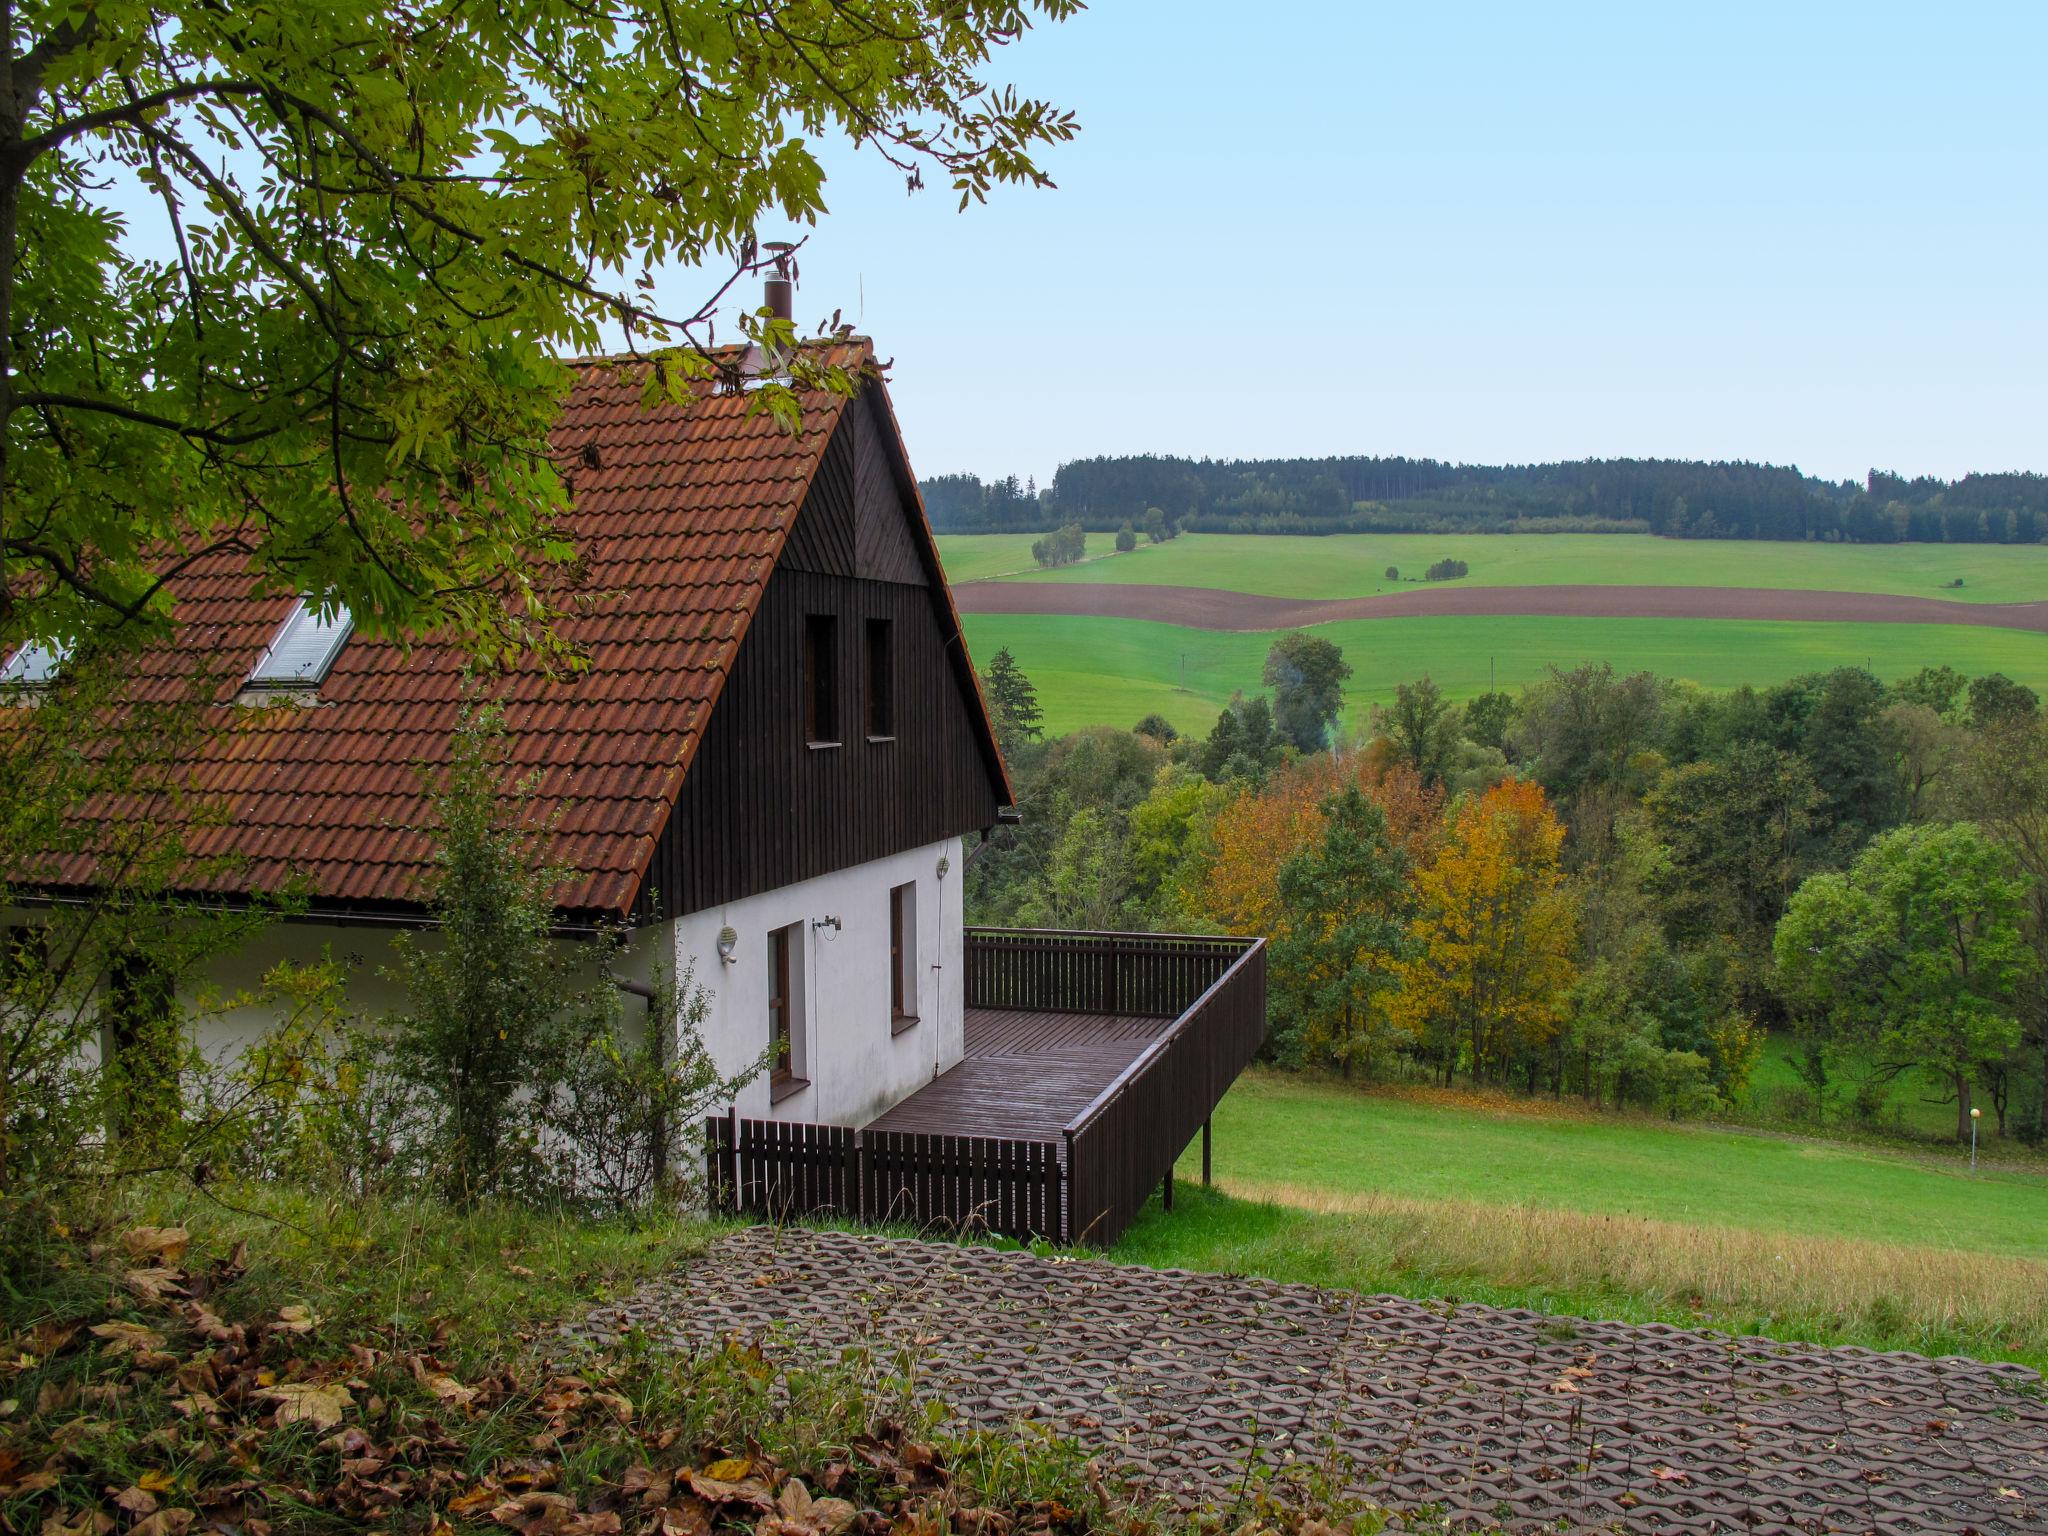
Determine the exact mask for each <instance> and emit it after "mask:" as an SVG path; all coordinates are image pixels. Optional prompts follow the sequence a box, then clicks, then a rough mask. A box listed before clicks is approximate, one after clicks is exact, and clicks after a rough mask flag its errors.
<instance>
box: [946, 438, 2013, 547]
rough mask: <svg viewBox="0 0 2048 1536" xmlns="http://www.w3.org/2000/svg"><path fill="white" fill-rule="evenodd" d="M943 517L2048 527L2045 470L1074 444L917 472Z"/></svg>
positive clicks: (1909, 530)
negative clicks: (1014, 468)
mask: <svg viewBox="0 0 2048 1536" xmlns="http://www.w3.org/2000/svg"><path fill="white" fill-rule="evenodd" d="M920 484H921V489H922V490H923V492H924V501H925V509H926V511H927V512H928V513H929V514H930V517H931V521H932V526H933V527H934V528H935V529H936V530H938V531H939V532H941V533H1026V532H1043V531H1047V530H1050V529H1054V528H1058V527H1060V526H1062V525H1064V524H1075V523H1078V524H1079V525H1080V526H1081V527H1083V528H1087V529H1091V530H1095V531H1100V532H1110V531H1114V530H1116V529H1118V528H1120V527H1122V526H1123V525H1124V524H1126V523H1129V524H1133V525H1137V524H1139V523H1141V522H1142V521H1143V519H1144V517H1145V514H1146V512H1147V511H1148V510H1150V509H1152V508H1155V507H1156V508H1158V509H1160V510H1161V511H1162V512H1163V513H1164V514H1165V516H1166V518H1167V519H1168V520H1169V521H1170V522H1171V523H1172V524H1173V525H1174V526H1175V527H1176V528H1182V529H1192V530H1195V531H1197V532H1205V533H1296V534H1301V533H1309V534H1316V533H1655V534H1663V535H1665V536H1667V537H1672V538H1696V539H1709V538H1724V539H1797V540H1809V539H1819V540H1842V541H1847V542H1851V543H1859V544H1891V543H1903V542H1920V543H1948V544H2032V543H2037V542H2039V541H2040V540H2041V539H2042V538H2043V536H2044V535H2048V476H2044V475H2039V474H2031V473H2027V474H1970V475H1965V476H1963V477H1962V478H1961V479H1959V480H1953V481H1949V480H1941V479H1937V478H1934V477H1932V476H1920V477H1918V478H1916V479H1912V480H1908V479H1906V478H1904V477H1903V476H1900V475H1896V474H1891V473H1888V472H1886V471H1883V470H1872V471H1871V472H1870V474H1869V476H1868V477H1867V478H1866V479H1865V481H1864V482H1863V483H1862V484H1861V485H1858V484H1857V483H1856V482H1854V481H1847V480H1844V481H1830V480H1821V479H1817V478H1815V477H1813V476H1811V475H1805V474H1802V473H1801V472H1800V471H1799V470H1797V469H1795V468H1790V467H1784V466H1779V465H1773V464H1749V463H1729V462H1716V463H1706V462H1699V461H1693V460H1683V459H1582V460H1574V461H1571V462H1568V463H1556V464H1509V465H1487V464H1446V463H1442V462H1439V461H1438V460H1435V459H1407V458H1367V457H1359V456H1352V457H1342V458H1322V459H1233V460H1223V459H1184V458H1174V457H1170V456H1163V455H1156V454H1136V455H1126V456H1120V457H1113V458H1093V459H1076V460H1074V461H1072V462H1070V463H1067V464H1062V465H1061V466H1060V467H1059V470H1058V472H1057V473H1056V474H1055V475H1054V477H1053V483H1052V484H1051V485H1050V486H1047V487H1045V488H1043V489H1041V488H1039V487H1038V486H1037V484H1036V483H1035V482H1032V481H1024V482H1019V480H1018V479H1017V477H1016V476H1014V475H1011V476H1007V477H1005V478H1003V479H1000V480H992V481H983V480H982V479H981V478H980V477H979V476H976V475H964V474H963V475H940V476H937V477H935V478H932V479H929V480H925V481H922V482H921V483H920Z"/></svg>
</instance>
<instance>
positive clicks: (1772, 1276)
mask: <svg viewBox="0 0 2048 1536" xmlns="http://www.w3.org/2000/svg"><path fill="white" fill-rule="evenodd" d="M1215 1138H1216V1139H1215V1149H1216V1150H1215V1167H1216V1173H1217V1179H1218V1184H1219V1187H1220V1192H1217V1193H1209V1194H1205V1193H1204V1192H1202V1191H1200V1190H1199V1189H1196V1188H1191V1187H1190V1186H1193V1185H1194V1184H1195V1183H1196V1181H1197V1180H1198V1179H1199V1174H1200V1163H1199V1156H1198V1153H1197V1151H1196V1150H1195V1149H1190V1152H1189V1154H1188V1155H1187V1156H1186V1157H1184V1158H1183V1159H1182V1160H1181V1164H1180V1179H1181V1183H1182V1189H1181V1195H1182V1198H1181V1200H1180V1202H1179V1208H1178V1209H1176V1210H1175V1211H1174V1212H1172V1213H1171V1214H1168V1213H1165V1212H1163V1211H1162V1210H1160V1209H1159V1207H1158V1203H1157V1202H1156V1201H1155V1202H1154V1204H1153V1206H1152V1208H1151V1209H1149V1210H1148V1212H1147V1213H1146V1215H1145V1216H1144V1217H1143V1218H1142V1219H1141V1220H1140V1222H1139V1223H1138V1225H1137V1226H1135V1227H1134V1228H1133V1229H1132V1230H1131V1232H1130V1233H1129V1234H1127V1235H1126V1237H1125V1238H1124V1240H1123V1242H1122V1243H1121V1244H1120V1246H1119V1249H1118V1257H1120V1258H1126V1259H1131V1260H1134V1261H1137V1262H1142V1263H1148V1264H1156V1265H1168V1266H1179V1267H1186V1268H1194V1269H1210V1270H1225V1271H1230V1272H1249V1273H1258V1274H1264V1275H1268V1276H1270V1277H1272V1278H1275V1279H1282V1280H1299V1281H1306V1282H1311V1283H1316V1284H1328V1285H1339V1286H1347V1287H1353V1288H1358V1289H1363V1290H1368V1291H1374V1290H1387V1291H1395V1292H1400V1293H1403V1294H1411V1295H1430V1296H1458V1297H1462V1298H1464V1299H1467V1300H1478V1301H1488V1302H1495V1303H1500V1304H1507V1305H1530V1306H1535V1307H1537V1308H1539V1309H1540V1310H1546V1311H1552V1312H1558V1313H1563V1314H1573V1315H1581V1316H1613V1317H1624V1318H1637V1319H1644V1318H1663V1319H1666V1320H1674V1321H1684V1322H1703V1323H1707V1324H1710V1325H1712V1326H1716V1327H1722V1328H1729V1329H1733V1330H1737V1331H1748V1330H1756V1331H1761V1332H1765V1333H1769V1334H1773V1335H1777V1336H1782V1337H1787V1338H1812V1339H1826V1340H1835V1341H1853V1342H1863V1343H1867V1344H1871V1345H1873V1346H1875V1347H1889V1348H1897V1347H1909V1348H1922V1349H1930V1348H1931V1349H1934V1350H1936V1351H1937V1352H1939V1351H1941V1350H1944V1349H1950V1350H1962V1351H1965V1352H1970V1353H1978V1354H1983V1355H1987V1356H1992V1357H2000V1358H2012V1359H2021V1360H2026V1361H2029V1362H2030V1363H2033V1364H2035V1365H2037V1366H2038V1365H2041V1364H2043V1363H2044V1362H2048V1263H2044V1262H2043V1261H2044V1259H2048V1172H2043V1171H2039V1167H2038V1164H2033V1163H2029V1164H2023V1165H2000V1166H1992V1165H1991V1164H1989V1163H1987V1164H1985V1165H1984V1167H1983V1168H1982V1169H1981V1170H1980V1171H1979V1172H1978V1173H1977V1174H1975V1175H1972V1174H1971V1173H1970V1172H1969V1170H1968V1166H1967V1164H1966V1163H1965V1162H1964V1161H1963V1160H1961V1159H1960V1158H1957V1157H1955V1156H1953V1155H1949V1154H1941V1155H1935V1156H1920V1155H1915V1154H1912V1153H1907V1152H1899V1151H1892V1150H1886V1149H1873V1148H1869V1147H1864V1146H1858V1145H1850V1144H1846V1143H1840V1142H1829V1141H1819V1140H1809V1139H1804V1138H1798V1137H1790V1136H1782V1135H1773V1134H1765V1133H1751V1132H1744V1131H1739V1130H1732V1129H1727V1128H1720V1127H1712V1126H1700V1125H1689V1124H1672V1123H1668V1122H1664V1121H1659V1120H1654V1119H1648V1118H1634V1117H1616V1116H1611V1115H1607V1116H1596V1115H1580V1114H1576V1113H1572V1112H1570V1111H1569V1110H1565V1111H1563V1112H1557V1113H1551V1112H1547V1111H1545V1110H1543V1109H1541V1108H1538V1107H1532V1106H1531V1105H1529V1104H1527V1103H1526V1102H1503V1103H1501V1104H1499V1105H1490V1104H1486V1103H1477V1102H1472V1101H1458V1100H1446V1099H1444V1098H1442V1097H1441V1096H1432V1095H1424V1096H1420V1097H1417V1096H1408V1095H1398V1094H1381V1093H1366V1092H1361V1091H1357V1090H1354V1089H1351V1088H1349V1087H1345V1086H1341V1085H1338V1084H1334V1083H1325V1082H1317V1081H1311V1080H1304V1079H1300V1078H1294V1077H1285V1076H1279V1075H1275V1074H1269V1073H1253V1074H1251V1075H1249V1076H1247V1077H1245V1078H1244V1079H1242V1080H1241V1081H1240V1082H1239V1083H1238V1084H1237V1085H1236V1086H1235V1087H1234V1088H1232V1090H1231V1091H1230V1093H1229V1094H1228V1095H1227V1096H1226V1097H1225V1098H1224V1100H1223V1103H1222V1104H1221V1105H1220V1106H1219V1108H1218V1109H1217V1112H1216V1116H1215Z"/></svg>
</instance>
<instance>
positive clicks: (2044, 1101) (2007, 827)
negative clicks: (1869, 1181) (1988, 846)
mask: <svg viewBox="0 0 2048 1536" xmlns="http://www.w3.org/2000/svg"><path fill="white" fill-rule="evenodd" d="M1961 734H1962V736H1963V742H1962V744H1961V745H1960V747H1959V748H1958V749H1957V755H1958V757H1959V763H1958V766H1957V769H1956V772H1955V775H1954V778H1955V780H1956V783H1955V785H1954V788H1953V791H1952V793H1951V797H1950V798H1951V799H1952V800H1953V802H1954V804H1955V806H1956V808H1957V809H1958V810H1959V811H1961V812H1963V813H1964V814H1966V815H1968V816H1970V817H1971V818H1972V819H1974V820H1975V821H1976V822H1977V823H1978V824H1979V825H1981V826H1982V827H1983V828H1984V829H1985V831H1987V832H1988V833H1990V835H1991V836H1992V837H1994V838H1996V839H1997V840H1998V842H1999V844H2000V845H2001V846H2002V847H2004V848H2005V850H2006V851H2007V852H2008V853H2009V854H2010V855H2011V856H2012V859H2013V861H2014V863H2015V864H2017V865H2018V867H2019V868H2020V870H2021V872H2022V873H2023V874H2024V875H2025V876H2026V879H2027V922H2026V935H2027V941H2028V943H2029V944H2030V945H2031V946H2032V948H2033V951H2034V965H2033V970H2032V973H2031V975H2030V976H2029V978H2028V981H2027V984H2026V986H2025V987H2024V989H2023V990H2022V992H2021V994H2020V1006H2019V1013H2020V1019H2021V1022H2022V1024H2023V1025H2024V1026H2025V1028H2026V1035H2027V1041H2028V1044H2029V1047H2030V1049H2031V1052H2032V1055H2033V1079H2034V1083H2033V1086H2034V1097H2033V1101H2032V1102H2031V1103H2030V1104H2023V1105H2022V1106H2021V1108H2020V1113H2019V1117H2018V1118H2019V1131H2020V1134H2021V1135H2022V1136H2023V1137H2025V1138H2026V1139H2027V1140H2029V1141H2035V1142H2038V1141H2039V1140H2041V1139H2042V1138H2043V1137H2044V1136H2048V725H2044V723H2043V722H2042V721H2041V720H2040V719H2039V718H2018V719H2009V720H2007V721H2006V722H2005V723H2003V724H2000V725H1994V726H1992V727H1991V728H1989V729H1987V730H1981V731H1971V732H1964V733H1961ZM1999 1117H2000V1120H2001V1121H2003V1119H2004V1105H2003V1103H2002V1102H2001V1103H2000V1105H1999Z"/></svg>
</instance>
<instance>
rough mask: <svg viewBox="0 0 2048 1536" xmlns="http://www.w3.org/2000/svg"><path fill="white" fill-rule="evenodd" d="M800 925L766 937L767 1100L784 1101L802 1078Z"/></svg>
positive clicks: (801, 937)
mask: <svg viewBox="0 0 2048 1536" xmlns="http://www.w3.org/2000/svg"><path fill="white" fill-rule="evenodd" d="M802 944H803V924H801V923H791V924H790V925H789V926H788V927H787V928H777V929H775V930H773V931H772V932H771V933H770V934H769V935H768V1099H769V1102H770V1103H774V1102H776V1101H778V1100H781V1099H786V1098H788V1097H789V1096H790V1095H791V1094H792V1093H795V1092H796V1091H797V1090H798V1089H799V1088H802V1087H804V1086H805V1084H806V1082H807V1081H808V1079H806V1078H805V1076H804V1070H805V1061H804V1056H805V1051H804V1031H803V981H804V978H803V948H802Z"/></svg>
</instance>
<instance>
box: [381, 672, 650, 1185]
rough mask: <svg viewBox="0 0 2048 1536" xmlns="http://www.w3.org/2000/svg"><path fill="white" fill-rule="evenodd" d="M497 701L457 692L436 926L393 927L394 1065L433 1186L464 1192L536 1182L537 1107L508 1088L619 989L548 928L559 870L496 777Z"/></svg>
mask: <svg viewBox="0 0 2048 1536" xmlns="http://www.w3.org/2000/svg"><path fill="white" fill-rule="evenodd" d="M506 764H507V753H506V746H505V727H504V717H503V714H502V712H501V711H500V710H499V709H498V708H496V707H495V706H492V705H483V704H477V703H474V702H472V703H471V704H469V705H467V706H465V708H464V711H463V716H462V720H461V723H460V725H459V726H458V727H457V730H456V733H455V740H454V743H453V750H452V752H451V754H450V758H449V763H448V767H447V770H446V772H445V774H444V776H443V777H442V779H441V781H440V783H439V784H438V785H437V786H436V789H435V794H434V816H435V821H436V825H437V830H438V839H439V841H438V846H437V848H436V850H435V865H436V870H435V879H434V888H433V892H432V894H431V896H430V897H429V898H428V909H429V910H430V912H431V913H432V915H433V918H434V922H435V925H436V929H437V931H436V933H435V934H434V936H433V938H432V939H431V940H428V939H424V938H422V937H421V936H419V935H415V934H411V933H404V934H400V935H399V936H398V937H397V938H396V939H395V940H394V941H393V943H394V947H395V948H396V950H397V961H396V963H395V965H394V966H393V967H392V969H391V972H390V974H391V977H392V979H393V980H395V981H397V982H398V983H399V984H400V985H401V986H402V987H403V989H404V992H405V998H406V1004H405V1008H404V1010H403V1011H402V1012H401V1013H399V1014H398V1016H397V1017H396V1018H394V1019H393V1020H392V1021H391V1023H390V1032H391V1035H392V1038H393V1048H394V1051H395V1054H396V1061H397V1065H398V1068H399V1071H400V1072H401V1074H402V1075H403V1076H404V1077H405V1078H406V1079H407V1080H408V1081H410V1082H411V1083H412V1084H413V1085H414V1086H415V1087H416V1088H417V1090H418V1091H419V1093H420V1095H421V1102H422V1103H424V1104H430V1105H432V1106H433V1107H434V1108H433V1113H434V1115H435V1117H436V1124H435V1126H434V1130H433V1134H432V1140H433V1143H434V1145H433V1149H432V1158H431V1166H433V1167H434V1168H435V1169H436V1170H437V1172H438V1174H439V1177H440V1182H441V1192H442V1193H443V1195H444V1196H445V1197H446V1198H448V1199H450V1200H452V1201H455V1202H457V1203H459V1204H471V1203H474V1202H475V1201H477V1200H479V1199H482V1198H484V1197H486V1196H489V1195H494V1194H509V1195H520V1196H524V1195H529V1194H531V1193H532V1192H533V1191H534V1190H535V1189H536V1188H537V1187H539V1185H540V1184H541V1183H542V1182H544V1180H543V1178H542V1173H541V1166H542V1158H543V1156H544V1149H543V1147H542V1145H541V1139H540V1136H539V1122H540V1117H539V1115H538V1114H537V1113H536V1108H535V1105H534V1104H533V1103H532V1101H531V1098H530V1096H529V1095H525V1094H522V1093H521V1092H520V1090H521V1089H522V1088H523V1087H528V1086H530V1085H533V1084H535V1083H546V1082H552V1081H554V1080H556V1079H557V1078H559V1076H560V1075H561V1074H562V1072H563V1071H564V1070H565V1068H566V1065H567V1061H568V1057H569V1054H570V1052H571V1051H572V1050H573V1049H574V1048H575V1046H576V1045H577V1043H578V1042H579V1041H581V1040H583V1039H586V1038H589V1037H591V1036H593V1035H597V1034H601V1033H603V1032H604V1031H605V1027H606V1024H607V1017H608V1012H609V1010H611V1009H614V1008H616V1006H617V1001H616V996H615V994H614V992H613V989H612V988H611V987H610V986H609V985H600V986H593V985H592V984H591V981H590V979H589V975H588V966H589V964H590V963H591V961H592V960H593V959H597V960H600V961H601V959H602V957H601V956H594V955H592V954H591V953H589V952H587V951H586V952H583V953H578V952H576V951H573V950H571V949H570V948H569V947H568V946H567V945H564V944H559V943H557V942H556V941H555V940H554V938H553V932H554V924H555V903H554V890H555V886H556V883H557V880H558V878H559V872H558V871H556V870H553V869H550V868H547V867H546V866H544V865H543V864H542V862H541V861H540V859H539V858H538V857H537V856H536V852H537V850H536V845H535V840H534V834H533V831H532V829H531V828H529V827H526V826H523V825H521V817H520V814H519V809H520V806H521V805H522V803H523V801H524V798H525V795H526V790H527V786H526V785H525V784H514V785H508V784H507V782H506Z"/></svg>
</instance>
